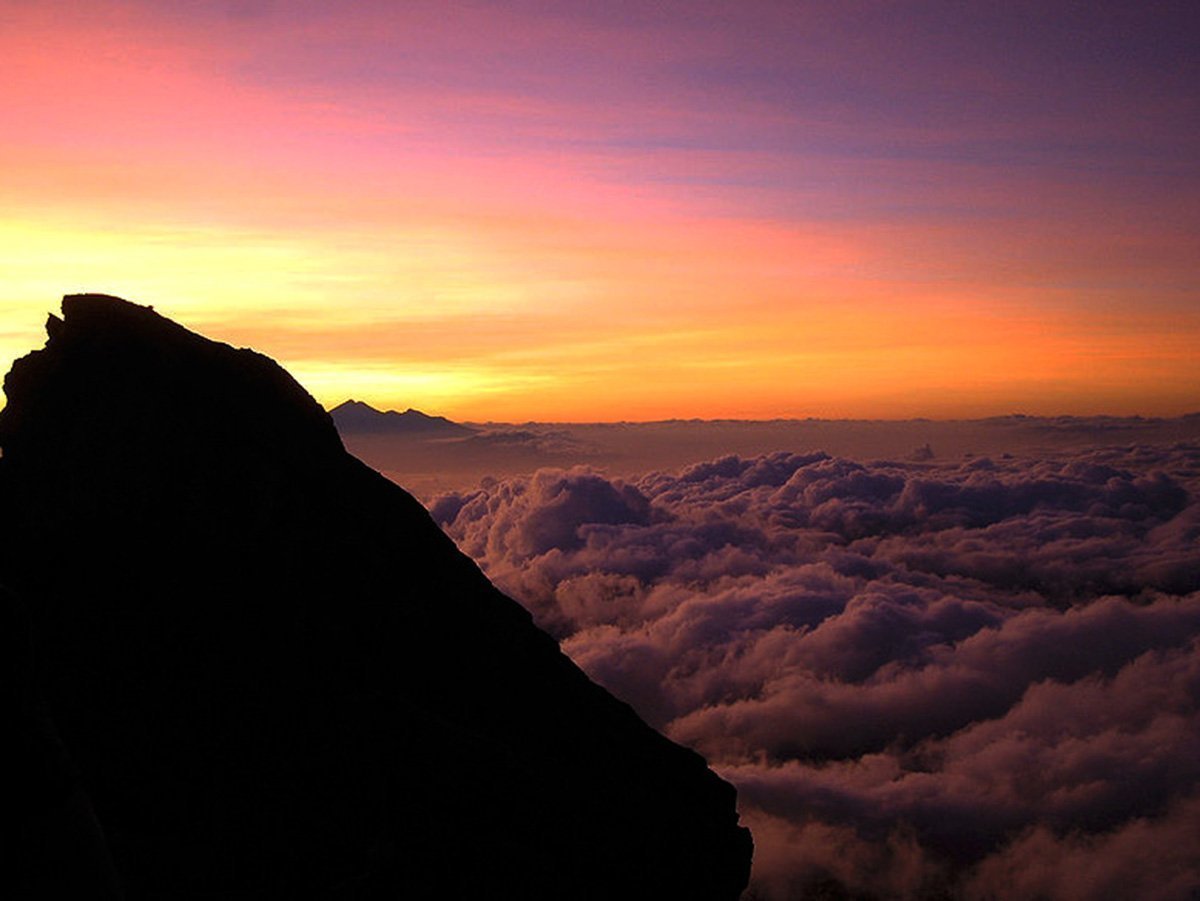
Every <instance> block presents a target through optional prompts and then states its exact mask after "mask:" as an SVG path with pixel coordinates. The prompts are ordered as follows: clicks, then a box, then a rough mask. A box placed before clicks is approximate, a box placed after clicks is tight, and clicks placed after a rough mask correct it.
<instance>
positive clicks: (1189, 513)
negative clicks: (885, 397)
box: [429, 443, 1200, 899]
mask: <svg viewBox="0 0 1200 901" xmlns="http://www.w3.org/2000/svg"><path fill="white" fill-rule="evenodd" d="M429 506H430V510H431V512H432V514H433V516H434V518H435V519H436V520H437V521H438V522H439V523H440V524H441V525H442V527H443V528H444V529H445V530H446V531H447V532H448V533H449V534H450V535H451V536H452V537H453V538H454V539H455V540H456V541H457V542H458V544H459V545H460V547H461V548H462V549H463V550H464V551H465V552H466V553H468V554H469V555H471V556H472V557H473V558H474V559H475V560H476V561H478V563H479V564H480V566H481V567H482V568H483V569H484V570H485V571H486V572H487V574H488V575H489V577H491V579H492V580H493V581H494V582H495V583H496V584H497V585H498V586H499V587H500V588H501V589H503V590H504V591H506V592H507V593H509V594H510V595H512V596H513V597H514V598H516V599H518V600H519V601H521V602H522V603H523V604H525V605H526V606H527V607H528V609H529V610H530V611H531V612H532V613H533V615H534V617H535V618H536V619H537V621H538V623H539V624H540V625H541V626H542V627H543V628H545V629H547V630H548V631H549V632H551V633H552V634H553V635H555V636H556V637H557V638H559V639H560V640H561V642H562V646H563V649H564V650H565V651H566V652H567V653H568V654H569V655H570V656H571V657H572V658H573V659H574V660H575V661H576V662H577V663H578V664H579V665H580V666H582V667H583V668H584V669H585V670H586V671H587V672H588V673H589V674H590V675H591V676H592V677H593V678H594V679H596V680H597V681H599V682H600V683H601V684H603V685H605V686H606V687H607V688H608V689H610V690H611V691H612V692H613V693H614V694H616V695H617V696H618V697H620V698H622V699H624V700H626V701H628V702H629V703H631V704H632V705H633V706H634V707H635V708H636V709H637V710H638V712H639V713H640V714H641V715H642V716H643V717H644V718H645V719H646V720H647V721H648V722H650V723H651V724H652V725H654V726H655V727H656V728H658V729H660V730H662V731H663V732H664V733H665V734H667V735H668V736H670V737H672V738H673V739H675V740H676V741H679V742H681V743H683V744H686V745H689V746H691V747H693V748H695V749H696V750H698V751H700V752H701V753H703V754H704V755H705V756H706V757H707V758H708V759H709V761H710V763H711V765H712V766H713V767H714V769H716V770H717V771H718V772H720V773H721V774H722V775H723V776H725V777H726V778H727V779H729V780H730V781H732V782H733V783H734V784H735V785H736V786H737V788H738V794H739V799H740V807H741V811H742V816H743V821H744V822H746V823H747V824H748V825H749V826H750V827H751V829H752V830H753V832H754V837H755V844H756V853H755V868H754V877H753V878H754V882H753V886H752V890H751V893H750V896H751V897H754V898H760V899H786V898H794V897H801V896H804V895H809V894H815V895H816V896H818V897H847V896H849V897H887V898H893V897H894V898H922V897H955V898H957V897H962V898H970V899H976V898H978V899H984V898H1032V897H1046V898H1051V899H1058V898H1061V899H1084V898H1095V899H1101V898H1114V897H1138V898H1161V899H1182V898H1189V897H1191V898H1194V897H1196V896H1197V893H1200V540H1198V539H1200V445H1197V444H1187V443H1185V444H1176V445H1173V446H1166V447H1164V446H1146V447H1139V446H1128V447H1120V448H1106V449H1093V450H1086V451H1072V452H1063V453H1058V454H1055V455H1053V456H1040V457H1023V456H1009V455H1004V456H1001V457H977V458H971V459H965V460H963V461H959V462H955V463H940V462H936V461H924V462H913V461H906V462H872V463H860V462H852V461H850V460H846V459H839V458H835V457H831V456H828V455H826V454H823V453H810V454H792V453H773V454H768V455H763V456H757V457H751V458H743V457H738V456H727V457H723V458H720V459H716V460H712V461H709V462H704V463H699V464H696V465H693V466H690V467H688V468H686V469H684V470H682V471H680V472H675V473H665V472H655V473H651V474H648V475H645V476H642V477H638V478H631V479H624V480H622V479H615V478H609V477H606V476H605V475H603V474H601V473H598V472H593V471H588V470H585V469H572V470H542V471H539V472H537V473H535V474H534V475H532V476H529V477H522V478H512V479H507V480H504V481H495V480H485V481H484V483H483V484H482V486H481V487H480V488H478V489H477V490H472V491H465V492H454V493H448V494H443V495H441V496H439V497H437V498H435V499H433V500H432V501H431V503H430V505H429Z"/></svg>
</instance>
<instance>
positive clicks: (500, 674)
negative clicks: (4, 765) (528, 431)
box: [0, 295, 750, 899]
mask: <svg viewBox="0 0 1200 901" xmlns="http://www.w3.org/2000/svg"><path fill="white" fill-rule="evenodd" d="M63 313H64V317H63V320H59V319H57V318H54V317H52V318H51V320H50V322H49V323H48V324H47V330H48V332H49V334H50V340H49V342H48V343H47V345H46V348H45V349H44V350H42V351H37V352H35V353H32V354H30V355H28V356H26V357H24V358H23V359H21V360H19V361H18V362H17V363H16V364H15V365H14V367H13V369H12V372H11V373H10V374H9V375H8V377H7V378H6V380H5V391H6V393H7V396H8V405H7V407H6V408H5V410H4V411H3V412H2V413H0V447H2V448H3V457H2V458H0V505H2V506H0V511H2V516H0V582H3V583H4V584H5V585H7V586H8V587H9V589H11V591H12V597H13V598H15V600H10V599H9V597H8V596H5V597H4V598H3V599H4V605H5V608H4V609H5V611H6V614H5V616H6V620H11V621H14V622H16V621H23V622H24V623H25V624H24V625H21V626H20V627H18V628H17V629H16V631H15V632H14V631H13V630H12V629H10V637H12V635H16V636H17V637H16V639H14V641H7V640H6V642H5V646H4V647H5V650H6V651H7V652H8V654H9V658H10V660H13V661H15V662H14V663H13V665H12V666H10V667H8V669H7V670H6V671H11V672H14V673H17V674H18V676H16V677H10V681H13V679H14V678H15V679H16V681H17V682H19V683H20V685H18V686H17V689H16V690H14V691H12V692H8V693H6V694H5V696H4V697H5V700H4V703H5V705H6V706H5V709H4V710H3V711H0V716H3V717H5V718H6V719H8V720H9V721H11V722H12V723H13V724H15V726H16V728H15V730H10V731H13V732H15V734H17V735H19V736H21V737H22V738H21V747H22V748H25V758H24V762H23V763H22V764H21V765H20V766H21V767H22V768H24V769H26V770H29V771H30V772H27V773H22V772H10V773H8V775H7V776H6V777H4V781H5V782H6V783H8V784H9V785H11V786H21V787H22V788H21V789H20V791H19V792H18V795H19V796H20V800H21V803H20V804H19V805H17V806H15V807H10V808H9V810H8V812H6V813H5V814H3V816H5V817H6V818H7V820H8V822H7V823H6V824H5V825H6V827H7V828H8V829H9V830H11V831H12V833H13V834H15V835H17V836H18V839H19V841H18V844H16V845H12V846H11V847H19V848H23V849H24V853H23V855H22V859H21V860H17V859H15V858H14V857H12V856H9V857H8V862H7V863H5V864H3V866H4V867H5V868H6V871H5V873H4V874H3V877H0V878H2V880H3V881H4V882H5V883H7V885H8V886H9V888H11V887H13V886H16V887H17V888H19V889H20V890H21V891H22V892H25V895H23V897H24V896H35V895H36V894H37V893H38V892H39V891H41V892H43V893H44V894H47V895H49V894H50V893H51V892H52V891H53V890H54V886H53V885H52V883H53V882H54V874H55V873H61V872H62V871H63V869H64V866H65V865H64V864H62V863H61V861H58V858H66V859H73V860H77V861H79V862H80V863H79V866H78V867H76V868H75V872H77V873H79V874H84V876H83V877H81V878H86V879H91V880H94V884H95V886H96V891H95V892H94V894H95V896H97V897H100V896H103V895H104V894H105V893H106V892H108V891H109V890H110V886H109V873H110V871H112V870H115V873H116V881H117V883H118V884H119V885H120V886H121V888H122V889H123V891H124V893H125V894H126V896H127V897H130V898H158V897H162V898H182V897H186V898H204V897H222V898H235V897H236V898H275V897H322V898H400V897H407V898H423V897H437V898H484V897H501V896H506V897H518V898H520V897H523V898H563V899H572V898H584V899H586V898H597V899H599V898H605V899H610V898H640V897H646V898H681V899H683V898H687V899H706V898H711V899H722V898H723V899H732V898H736V897H737V896H738V894H739V892H740V890H741V889H742V887H743V886H744V885H745V883H746V880H747V877H748V872H749V862H750V838H749V834H748V833H747V832H746V830H744V829H742V828H740V827H739V826H738V825H737V816H736V813H735V810H734V792H733V789H732V788H731V787H730V786H729V785H727V784H726V783H724V782H722V781H721V780H720V779H718V778H717V777H716V776H715V775H714V774H713V773H712V772H711V771H709V770H708V769H707V767H706V766H705V764H704V761H703V760H702V759H701V758H700V757H698V756H697V755H696V754H694V753H692V752H690V751H688V750H685V749H683V748H681V747H679V746H677V745H674V744H672V743H671V742H669V741H668V740H666V739H665V738H663V737H661V736H659V735H658V734H656V733H655V732H653V731H652V730H651V729H649V728H648V727H647V726H646V725H644V724H643V723H642V722H641V721H640V720H639V719H638V718H637V717H636V716H635V715H634V713H633V712H632V711H631V710H630V708H629V707H627V706H626V705H624V704H622V703H620V702H618V701H616V700H614V699H613V698H612V697H611V696H610V695H608V694H607V693H606V692H605V691H603V690H602V689H601V688H599V687H597V686H596V685H594V684H592V683H591V682H590V681H589V680H588V679H587V678H586V677H585V676H584V675H583V674H582V673H581V672H580V671H579V670H578V669H577V668H576V667H575V666H574V665H573V664H572V663H571V662H570V661H569V660H567V658H565V657H564V656H563V655H562V654H561V653H560V652H559V650H558V648H557V646H556V645H555V643H554V642H553V641H552V640H551V639H550V638H548V637H547V636H546V635H544V634H543V633H541V632H539V631H538V630H537V629H536V628H534V626H533V625H532V623H531V621H530V618H529V616H528V615H527V614H526V613H525V611H524V610H522V609H521V608H520V607H519V606H518V605H517V604H515V603H514V602H513V601H511V600H509V599H508V598H506V597H504V596H503V595H501V594H500V593H499V592H497V591H496V590H495V589H494V588H493V587H492V586H491V585H490V584H489V583H488V582H487V580H486V579H485V578H484V577H483V576H482V575H481V574H480V572H479V571H478V570H477V569H476V567H475V566H474V565H473V564H472V563H471V562H469V561H468V560H467V559H466V558H465V557H463V556H462V555H461V554H459V553H458V551H457V550H456V549H455V548H454V546H453V544H452V543H451V542H450V541H449V540H448V539H447V538H446V537H445V536H443V535H442V533H441V532H440V531H439V530H438V529H437V528H436V527H435V525H434V524H433V522H432V521H431V520H430V518H429V517H428V516H427V515H426V513H425V511H424V510H423V509H422V508H421V506H420V505H419V504H418V503H417V502H416V501H414V500H413V499H412V498H411V497H410V496H409V495H408V494H406V493H405V492H404V491H402V490H401V489H399V488H397V487H396V486H394V485H393V484H391V483H390V482H388V481H387V480H386V479H384V478H383V477H382V476H380V475H378V474H377V473H375V472H374V471H372V470H370V469H369V468H367V467H366V466H365V465H363V464H362V463H360V462H359V461H358V460H356V459H354V458H353V457H351V456H350V455H349V454H347V453H346V452H345V451H344V449H343V447H342V444H341V441H340V440H339V438H338V435H337V432H336V431H335V429H334V427H333V424H332V422H331V420H330V417H329V416H328V414H326V413H325V412H324V411H323V410H322V409H321V408H320V406H319V405H318V404H317V403H316V402H315V401H314V400H313V399H312V398H311V397H309V396H308V395H307V394H306V393H305V392H304V391H303V389H301V388H300V386H299V385H298V384H297V383H296V382H295V381H293V380H292V379H291V378H290V377H289V376H288V375H287V373H286V372H284V371H283V370H282V369H281V368H280V367H278V366H277V365H275V364H274V363H273V362H272V361H271V360H269V359H267V358H266V357H264V356H261V355H259V354H256V353H254V352H252V351H248V350H234V349H233V348H230V347H228V346H226V345H223V344H218V343H215V342H212V341H209V340H206V339H204V338H201V337H199V336H197V335H195V334H192V333H190V332H188V331H187V330H185V329H183V328H182V327H180V326H178V325H176V324H174V323H172V322H170V321H168V320H166V319H164V318H162V317H160V316H158V315H157V314H155V313H154V312H152V311H151V310H149V309H147V308H143V307H138V306H135V305H133V304H129V303H126V302H124V301H121V300H117V299H115V298H109V297H103V296H98V295H76V296H70V297H68V298H66V299H65V300H64V302H63ZM18 608H19V613H13V612H12V611H14V610H18ZM24 632H27V633H28V635H29V636H30V638H31V645H30V646H31V647H32V652H31V654H25V653H24V652H19V653H18V652H14V651H8V648H9V645H11V644H14V642H15V646H19V647H25V646H26V645H25V644H24V643H23V642H24V638H22V637H21V635H22V633H24ZM22 655H24V656H22ZM18 657H20V658H21V659H20V660H17V659H16V658H18ZM26 663H29V664H30V665H29V666H26ZM27 670H28V672H27ZM21 674H24V675H21ZM32 685H36V686H37V689H36V691H35V690H34V689H33V688H32V687H30V686H32ZM35 695H40V699H37V698H35ZM26 777H30V778H26ZM33 777H36V778H33ZM89 800H90V804H89ZM56 805H57V806H56ZM93 811H94V816H93V813H92V812H93ZM35 822H36V828H35V826H31V825H30V824H31V823H35ZM97 823H98V826H97ZM20 842H24V844H23V845H22V844H20ZM52 851H53V852H55V853H50V852H52ZM34 852H38V853H42V854H43V855H44V856H46V857H48V858H51V859H52V860H51V864H49V865H43V864H42V863H39V862H38V861H36V860H34V859H33V858H34V857H36V854H35V853H34ZM56 854H57V857H56ZM56 861H58V862H56ZM4 891H5V885H4V884H0V892H4ZM9 896H12V895H9ZM76 896H77V897H84V895H82V894H77V895H76Z"/></svg>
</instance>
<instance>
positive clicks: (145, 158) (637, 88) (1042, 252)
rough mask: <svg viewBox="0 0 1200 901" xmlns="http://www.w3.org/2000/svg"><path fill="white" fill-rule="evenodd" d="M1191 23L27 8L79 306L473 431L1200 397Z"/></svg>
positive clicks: (57, 231) (840, 13)
mask: <svg viewBox="0 0 1200 901" xmlns="http://www.w3.org/2000/svg"><path fill="white" fill-rule="evenodd" d="M1198 28H1200V25H1198V23H1197V13H1196V12H1195V11H1194V5H1193V4H1191V3H1187V2H1181V3H1155V4H1137V3H1088V4H1076V3H1054V2H1031V3H1021V2H1004V3H999V2H998V3H966V4H964V3H907V2H905V3H847V2H829V3H807V2H799V0H790V2H778V3H776V2H757V0H746V2H724V3H705V2H697V0H692V2H654V3H651V2H612V0H610V2H605V3H596V2H557V3H524V2H508V3H503V4H500V3H496V4H489V3H452V2H431V3H423V2H404V3H393V2H359V3H354V4H348V5H344V6H339V5H335V4H331V3H316V2H287V3H284V2H277V3H272V2H253V0H243V2H235V0H229V2H223V3H222V2H211V3H206V2H171V3H162V2H144V3H142V2H127V3H117V2H88V0H80V2H73V3H58V2H37V3H30V2H10V0H0V134H2V137H0V368H2V369H3V370H5V371H6V370H7V369H8V366H9V364H10V362H11V360H12V358H14V357H16V356H19V355H21V354H23V353H25V352H27V351H28V350H30V349H31V348H33V347H37V346H40V344H41V342H42V340H43V335H42V331H41V329H42V324H43V322H44V320H45V315H46V313H47V312H48V311H50V310H53V309H55V308H56V307H57V303H58V298H59V297H61V295H63V294H64V293H71V292H78V291H99V292H105V293H111V294H118V295H121V296H124V297H126V298H128V299H130V300H134V301H137V302H140V303H146V304H152V305H154V306H155V308H156V309H157V310H159V311H160V312H162V313H164V314H166V315H168V316H171V317H172V318H175V319H177V320H178V321H180V322H182V323H183V324H185V325H187V326H188V327H190V328H193V329H196V330H199V331H201V332H203V333H205V334H207V335H209V336H210V337H214V338H219V339H221V340H225V341H229V342H231V343H234V344H238V345H249V346H253V347H255V348H256V349H258V350H261V351H263V352H264V353H267V354H270V355H271V356H273V357H275V358H276V359H278V360H279V361H280V362H281V363H283V364H284V365H285V366H286V367H288V368H289V369H290V370H291V371H292V373H293V374H294V375H296V376H297V378H299V379H300V381H301V382H302V383H303V384H304V385H305V386H306V387H307V388H308V389H309V390H310V391H312V392H313V393H314V395H315V396H316V397H317V398H318V399H319V400H321V401H322V402H323V403H326V404H334V403H337V402H339V401H341V400H343V399H345V398H347V397H351V396H353V397H356V398H359V399H361V400H365V401H368V402H370V403H372V404H374V405H376V406H379V407H395V408H399V409H404V408H405V407H409V406H412V407H417V408H420V409H423V410H426V411H429V412H435V413H440V414H443V415H448V416H451V417H454V418H458V419H472V420H483V419H496V420H524V419H542V420H566V419H570V420H611V419H657V418H665V417H753V418H762V417H777V416H801V417H803V416H822V417H881V418H900V417H909V416H930V417H951V416H986V415H992V414H1003V413H1010V412H1025V413H1047V414H1050V413H1075V414H1090V413H1101V412H1105V413H1117V414H1133V413H1140V414H1155V415H1164V414H1169V415H1173V414H1179V413H1184V412H1190V411H1194V410H1197V409H1200V350H1198V349H1197V348H1200V174H1198V168H1200V163H1198V160H1200V102H1198V101H1200V87H1198V86H1200V62H1198V60H1200V54H1197V53H1196V45H1195V41H1196V35H1197V33H1198Z"/></svg>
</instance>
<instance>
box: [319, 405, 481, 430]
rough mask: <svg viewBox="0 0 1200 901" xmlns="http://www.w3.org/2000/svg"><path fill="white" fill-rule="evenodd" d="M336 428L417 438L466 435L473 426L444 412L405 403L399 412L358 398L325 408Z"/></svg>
mask: <svg viewBox="0 0 1200 901" xmlns="http://www.w3.org/2000/svg"><path fill="white" fill-rule="evenodd" d="M329 415H330V416H332V417H333V421H334V423H335V424H336V425H337V427H338V431H339V432H341V433H343V434H347V435H349V434H354V435H364V434H377V435H411V436H413V437H420V438H451V437H456V436H466V435H470V434H472V433H473V432H474V431H475V430H474V429H471V428H468V427H467V426H465V425H460V424H459V423H457V422H451V421H450V420H449V419H447V418H446V417H444V416H430V415H429V414H428V413H422V412H421V411H420V410H414V409H413V408H412V407H409V408H408V409H407V410H405V411H404V412H403V413H397V412H396V411H395V410H378V409H376V408H375V407H372V406H371V405H370V404H368V403H365V402H363V401H361V400H354V399H353V398H351V399H349V400H345V401H342V403H340V404H338V405H337V406H336V407H334V408H333V409H331V410H330V411H329Z"/></svg>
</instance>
